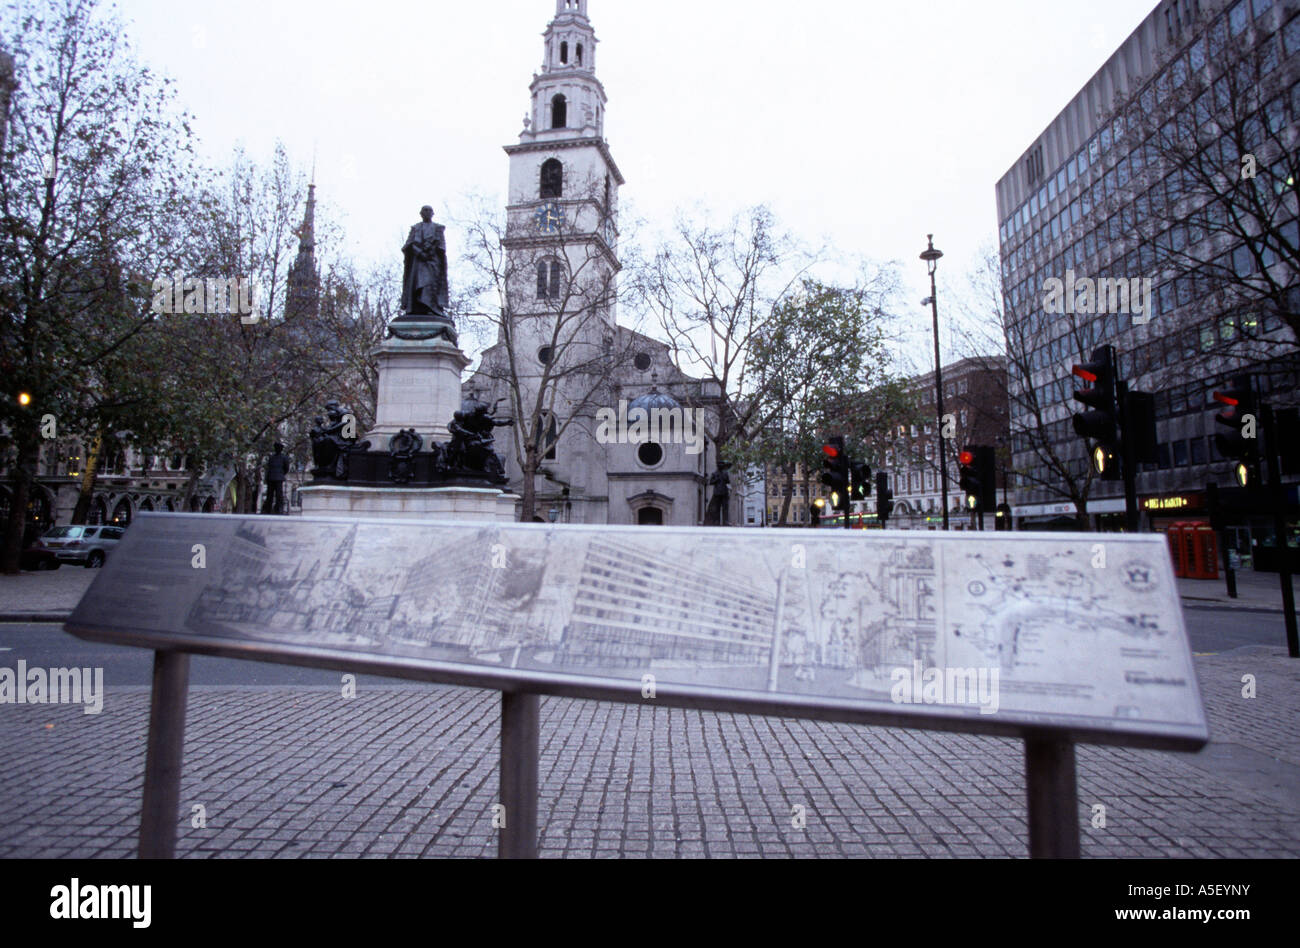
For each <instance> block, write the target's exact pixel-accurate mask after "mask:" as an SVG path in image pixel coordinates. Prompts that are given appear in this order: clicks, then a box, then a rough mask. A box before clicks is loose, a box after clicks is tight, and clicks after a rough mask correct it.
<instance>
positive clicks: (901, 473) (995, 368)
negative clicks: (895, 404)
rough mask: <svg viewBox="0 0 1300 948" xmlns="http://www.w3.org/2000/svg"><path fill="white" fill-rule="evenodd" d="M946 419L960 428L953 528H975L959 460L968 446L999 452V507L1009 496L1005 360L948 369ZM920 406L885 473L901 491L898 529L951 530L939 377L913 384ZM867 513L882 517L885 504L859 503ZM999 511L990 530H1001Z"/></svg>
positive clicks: (952, 488) (952, 446)
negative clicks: (880, 511)
mask: <svg viewBox="0 0 1300 948" xmlns="http://www.w3.org/2000/svg"><path fill="white" fill-rule="evenodd" d="M943 387H944V393H943V397H944V413H945V414H946V415H947V416H949V419H950V421H951V422H952V431H951V438H950V440H949V442H948V447H949V450H948V457H947V462H948V511H949V527H950V528H951V529H954V530H963V529H968V528H970V527H971V526H972V525H973V518H972V517H971V515H970V512H969V511H968V510H966V508H965V504H964V502H963V499H962V494H961V491H960V489H959V488H958V483H957V482H958V478H959V468H958V459H957V453H958V452H959V451H961V449H962V448H963V447H965V446H967V445H988V446H990V447H992V448H994V449H996V450H997V451H998V455H999V462H998V489H999V500H1000V499H1001V495H1002V494H1004V493H1005V487H1006V471H1005V460H1006V458H1007V451H1006V448H1007V446H1008V429H1007V368H1006V359H1005V357H1003V356H976V357H971V358H966V359H961V360H959V361H957V362H953V363H951V364H950V365H946V366H944V367H943ZM908 390H909V392H911V393H912V394H913V396H914V397H915V399H916V411H915V417H916V418H918V419H920V420H919V421H918V423H916V424H903V425H899V426H898V430H897V432H896V437H895V438H894V439H893V440H892V443H891V444H890V445H889V446H888V447H887V448H886V451H885V455H884V463H885V469H886V470H887V471H888V472H889V476H890V487H891V489H892V490H893V492H894V512H893V515H892V517H891V519H890V521H889V524H888V526H889V528H890V529H893V530H939V529H942V527H943V483H942V477H941V476H940V471H939V463H940V461H939V457H940V453H939V445H940V438H939V434H940V432H938V431H936V426H937V424H938V418H937V414H938V411H937V409H936V406H935V396H936V393H935V387H934V373H933V372H927V373H926V374H924V375H918V376H915V377H913V378H911V379H909V380H908ZM856 504H857V506H858V507H859V508H861V510H862V512H864V513H867V514H871V515H874V514H875V513H876V510H877V498H876V497H875V496H872V497H871V498H869V499H867V500H865V501H858V502H856ZM993 514H994V511H988V512H987V516H986V518H985V529H988V530H991V529H993V522H992V517H993Z"/></svg>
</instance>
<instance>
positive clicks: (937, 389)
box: [921, 234, 948, 530]
mask: <svg viewBox="0 0 1300 948" xmlns="http://www.w3.org/2000/svg"><path fill="white" fill-rule="evenodd" d="M926 239H927V240H928V241H929V246H928V247H926V248H925V250H924V251H923V252H922V253H921V259H922V260H924V261H925V266H926V269H927V270H929V271H930V299H929V300H928V301H927V302H929V304H930V312H931V313H932V314H933V316H934V396H935V404H936V406H937V407H938V412H937V417H938V421H939V424H938V427H937V429H936V430H937V431H938V434H939V485H940V491H941V492H942V495H943V528H944V529H945V530H947V529H948V451H947V445H946V444H945V443H944V436H943V427H944V426H943V367H942V363H941V362H940V360H939V295H938V291H937V290H936V289H935V283H934V271H935V270H937V269H938V268H939V259H940V258H941V257H942V256H943V251H942V250H936V249H935V247H934V234H927V235H926Z"/></svg>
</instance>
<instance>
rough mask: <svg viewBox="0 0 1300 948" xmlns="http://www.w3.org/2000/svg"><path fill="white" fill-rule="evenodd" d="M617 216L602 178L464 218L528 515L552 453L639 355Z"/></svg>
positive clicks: (486, 363) (486, 357) (493, 377)
mask: <svg viewBox="0 0 1300 948" xmlns="http://www.w3.org/2000/svg"><path fill="white" fill-rule="evenodd" d="M613 220H614V209H613V208H612V207H610V206H609V203H608V199H607V197H606V192H605V190H604V189H603V187H598V186H597V184H596V182H594V181H589V182H585V183H583V182H577V183H573V184H567V183H566V186H565V197H564V198H563V200H561V201H557V202H553V203H552V202H546V203H539V204H537V206H536V208H535V209H533V208H529V209H527V210H524V211H516V212H515V213H514V214H509V213H508V214H507V215H505V216H503V215H502V214H501V213H500V212H499V211H498V210H497V209H496V208H495V207H494V206H493V205H492V203H491V202H489V201H487V200H485V199H482V198H478V199H476V200H475V202H474V207H473V208H472V209H471V211H470V212H469V213H468V214H467V215H464V216H463V217H462V219H460V220H458V224H459V225H460V227H461V230H462V233H463V234H464V237H465V241H466V250H465V255H464V256H465V259H466V261H467V262H468V263H469V265H470V270H471V272H472V274H473V276H472V286H473V287H474V288H475V289H476V290H478V291H479V292H480V293H481V296H480V299H482V300H483V301H484V307H483V308H484V309H485V310H488V312H485V313H483V314H480V315H478V316H477V317H476V318H477V320H478V321H479V322H480V323H482V324H485V325H486V326H487V327H489V329H490V330H491V331H494V332H495V335H496V342H495V344H493V345H492V346H491V347H490V348H488V349H487V350H486V351H485V352H484V353H483V355H482V361H481V365H480V369H479V373H480V375H481V376H482V377H484V378H485V379H487V380H488V383H489V385H491V386H492V388H493V389H494V390H495V391H497V392H502V393H504V398H505V399H506V400H507V402H508V403H509V405H510V410H511V416H512V418H513V420H514V426H513V439H514V440H513V449H514V450H513V457H514V459H515V461H516V463H517V464H518V467H519V469H520V474H521V476H522V483H521V487H520V492H521V500H522V504H521V511H520V519H521V520H523V521H524V522H529V521H532V520H533V519H534V517H535V516H536V509H535V508H536V502H537V478H538V476H539V475H540V474H542V473H543V471H544V469H543V462H544V460H545V458H546V455H547V454H548V453H549V452H550V450H551V449H552V447H553V446H554V445H555V444H556V442H558V441H559V440H560V439H561V438H562V437H563V436H564V435H565V433H566V432H568V431H569V430H570V428H571V427H572V426H574V425H578V424H581V419H582V418H584V417H586V416H588V415H589V414H591V413H592V411H593V410H594V407H595V406H597V405H608V404H611V402H612V384H613V378H614V376H615V375H616V373H617V372H618V371H619V370H620V369H621V368H623V367H626V366H627V365H628V364H629V363H630V362H631V359H632V356H633V352H632V345H631V343H632V340H633V334H631V333H630V332H627V331H626V330H624V329H620V327H619V326H618V325H617V324H616V321H615V320H616V313H617V311H618V305H619V303H620V302H621V300H622V299H623V298H624V296H625V293H624V291H623V290H622V289H621V284H620V281H619V279H618V277H619V271H620V270H622V269H623V268H624V266H625V265H626V264H627V262H628V258H627V256H626V255H625V257H624V259H623V261H620V260H619V258H618V257H617V255H616V252H617V250H618V247H617V240H616V236H615V234H614V231H613V229H612V225H613ZM470 324H471V325H473V322H471V323H470Z"/></svg>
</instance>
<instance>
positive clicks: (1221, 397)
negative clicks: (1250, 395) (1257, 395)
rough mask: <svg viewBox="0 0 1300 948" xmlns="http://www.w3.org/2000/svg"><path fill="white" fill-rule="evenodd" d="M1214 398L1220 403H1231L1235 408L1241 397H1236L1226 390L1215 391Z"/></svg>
mask: <svg viewBox="0 0 1300 948" xmlns="http://www.w3.org/2000/svg"><path fill="white" fill-rule="evenodd" d="M1214 400H1215V401H1216V402H1218V403H1219V404H1220V405H1231V406H1232V407H1233V408H1236V407H1237V406H1238V405H1240V404H1241V399H1239V398H1236V397H1235V396H1234V395H1232V394H1230V393H1228V392H1215V393H1214Z"/></svg>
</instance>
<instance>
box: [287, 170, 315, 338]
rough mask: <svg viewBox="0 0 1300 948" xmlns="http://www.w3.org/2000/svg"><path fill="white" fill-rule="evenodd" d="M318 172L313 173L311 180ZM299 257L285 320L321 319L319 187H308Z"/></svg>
mask: <svg viewBox="0 0 1300 948" xmlns="http://www.w3.org/2000/svg"><path fill="white" fill-rule="evenodd" d="M315 176H316V175H315V172H314V170H313V173H312V177H313V178H314V177H315ZM297 234H298V257H297V259H296V260H294V262H293V263H292V264H291V265H290V266H289V280H288V286H287V287H286V290H287V294H288V296H287V299H286V300H285V304H284V309H285V313H284V315H285V318H286V319H292V318H294V317H301V316H307V317H313V318H314V317H316V316H319V315H320V273H319V272H318V271H317V269H316V185H315V184H309V185H307V210H306V212H305V213H304V214H303V218H302V225H301V226H300V227H299V228H298V230H297Z"/></svg>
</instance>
